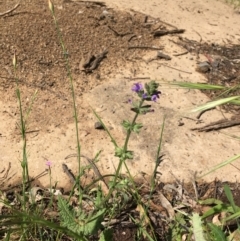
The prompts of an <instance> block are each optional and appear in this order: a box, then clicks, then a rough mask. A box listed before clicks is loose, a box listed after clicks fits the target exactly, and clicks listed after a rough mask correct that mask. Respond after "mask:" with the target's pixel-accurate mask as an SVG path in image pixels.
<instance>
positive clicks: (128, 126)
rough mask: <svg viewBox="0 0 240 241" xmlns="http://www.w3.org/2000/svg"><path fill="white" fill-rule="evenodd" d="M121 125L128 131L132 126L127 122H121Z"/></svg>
mask: <svg viewBox="0 0 240 241" xmlns="http://www.w3.org/2000/svg"><path fill="white" fill-rule="evenodd" d="M121 125H122V126H123V128H124V129H125V130H126V131H128V130H131V129H132V124H131V123H130V122H129V121H126V120H123V122H122V123H121Z"/></svg>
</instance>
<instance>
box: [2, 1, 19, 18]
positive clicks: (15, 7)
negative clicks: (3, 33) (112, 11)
mask: <svg viewBox="0 0 240 241" xmlns="http://www.w3.org/2000/svg"><path fill="white" fill-rule="evenodd" d="M19 6H20V3H17V4H16V5H15V6H14V7H13V8H12V9H10V10H8V11H6V12H4V13H0V16H4V15H6V14H8V13H11V12H13V11H14V10H15V9H17V8H18V7H19Z"/></svg>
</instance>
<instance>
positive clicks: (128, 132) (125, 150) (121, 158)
mask: <svg viewBox="0 0 240 241" xmlns="http://www.w3.org/2000/svg"><path fill="white" fill-rule="evenodd" d="M143 103H144V99H141V101H140V103H139V106H138V108H139V109H140V108H141V107H142V105H143ZM138 116H139V113H135V116H134V118H133V120H132V123H131V126H132V127H133V126H134V124H135V123H136V120H137V118H138ZM131 133H132V129H131V128H130V129H128V130H127V136H126V140H125V143H124V147H123V153H126V152H127V147H128V142H129V139H130V136H131ZM126 160H127V158H126V157H125V156H124V157H120V161H119V164H118V167H117V170H116V173H115V176H114V179H113V184H112V186H111V188H110V190H109V192H108V195H107V196H106V197H105V199H104V201H103V202H105V201H107V200H108V199H109V198H110V196H111V195H112V193H113V191H114V188H115V186H116V183H117V179H118V177H119V173H120V170H121V167H122V164H123V163H125V161H126Z"/></svg>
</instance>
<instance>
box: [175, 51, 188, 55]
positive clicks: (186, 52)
mask: <svg viewBox="0 0 240 241" xmlns="http://www.w3.org/2000/svg"><path fill="white" fill-rule="evenodd" d="M185 54H188V51H185V52H183V53H180V54H174V55H173V56H181V55H185Z"/></svg>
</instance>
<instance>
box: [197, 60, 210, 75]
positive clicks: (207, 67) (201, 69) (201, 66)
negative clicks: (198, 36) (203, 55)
mask: <svg viewBox="0 0 240 241" xmlns="http://www.w3.org/2000/svg"><path fill="white" fill-rule="evenodd" d="M210 69H211V66H210V64H209V63H208V62H207V61H204V62H201V63H199V64H198V65H197V68H196V71H198V72H201V73H207V72H208V71H209V70H210Z"/></svg>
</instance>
